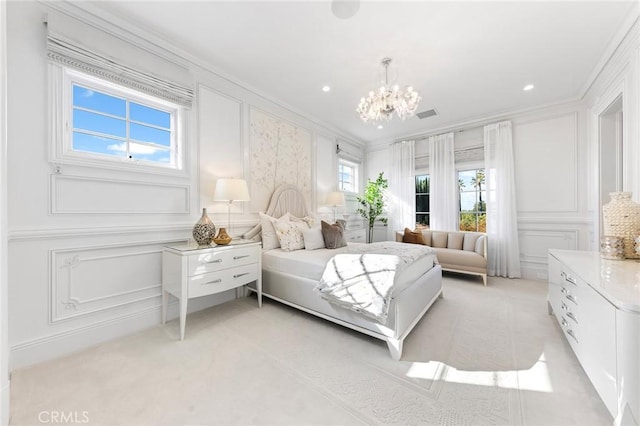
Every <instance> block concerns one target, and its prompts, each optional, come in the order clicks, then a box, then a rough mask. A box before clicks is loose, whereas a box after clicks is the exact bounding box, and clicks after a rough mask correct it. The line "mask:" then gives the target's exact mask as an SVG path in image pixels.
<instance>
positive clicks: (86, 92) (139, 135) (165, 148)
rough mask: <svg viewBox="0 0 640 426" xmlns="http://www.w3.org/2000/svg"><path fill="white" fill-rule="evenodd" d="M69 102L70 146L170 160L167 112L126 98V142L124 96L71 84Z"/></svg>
mask: <svg viewBox="0 0 640 426" xmlns="http://www.w3.org/2000/svg"><path fill="white" fill-rule="evenodd" d="M73 106H74V109H73V128H74V129H73V149H75V150H78V151H85V152H92V153H97V154H104V155H109V156H116V157H122V158H125V157H126V156H127V155H131V157H132V158H134V159H137V160H147V161H154V162H160V163H169V162H170V161H171V158H170V153H171V151H170V147H171V131H170V128H171V114H170V113H168V112H164V111H159V110H157V109H154V108H151V107H148V106H145V105H142V104H140V103H136V102H132V101H129V120H130V122H129V138H130V142H129V144H128V145H127V141H126V138H127V121H126V115H127V101H126V100H124V99H122V98H118V97H114V96H110V95H107V94H105V93H101V92H96V91H94V90H91V89H88V88H86V87H82V86H79V85H74V86H73ZM84 131H88V132H91V133H93V134H88V133H85V132H84ZM133 140H136V141H140V142H146V143H150V144H153V145H148V144H145V143H136V142H134V141H133ZM127 148H128V154H127Z"/></svg>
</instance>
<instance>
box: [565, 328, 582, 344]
mask: <svg viewBox="0 0 640 426" xmlns="http://www.w3.org/2000/svg"><path fill="white" fill-rule="evenodd" d="M567 334H568V335H569V336H571V337H573V340H575V341H576V343H579V342H578V338H577V337H576V335H575V334H573V330H571V329H569V330H567Z"/></svg>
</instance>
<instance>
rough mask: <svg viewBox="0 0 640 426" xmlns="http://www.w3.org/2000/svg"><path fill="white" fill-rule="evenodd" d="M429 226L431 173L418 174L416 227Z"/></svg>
mask: <svg viewBox="0 0 640 426" xmlns="http://www.w3.org/2000/svg"><path fill="white" fill-rule="evenodd" d="M418 226H423V227H429V175H417V176H416V227H418Z"/></svg>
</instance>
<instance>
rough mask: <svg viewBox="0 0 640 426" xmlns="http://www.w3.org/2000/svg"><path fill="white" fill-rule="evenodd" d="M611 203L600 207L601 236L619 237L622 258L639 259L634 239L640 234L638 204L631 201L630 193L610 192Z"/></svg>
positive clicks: (639, 208) (639, 207)
mask: <svg viewBox="0 0 640 426" xmlns="http://www.w3.org/2000/svg"><path fill="white" fill-rule="evenodd" d="M609 196H610V197H611V201H609V202H608V203H607V204H605V205H603V206H602V223H603V228H604V229H603V231H604V232H603V234H604V235H606V236H611V237H621V238H622V239H623V241H624V257H626V258H639V257H640V255H638V254H637V253H636V251H635V249H634V238H635V237H636V236H637V235H638V234H639V233H640V204H638V203H636V202H634V201H633V200H631V193H630V192H611V193H610V194H609Z"/></svg>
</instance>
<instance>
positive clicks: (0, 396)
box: [0, 380, 11, 426]
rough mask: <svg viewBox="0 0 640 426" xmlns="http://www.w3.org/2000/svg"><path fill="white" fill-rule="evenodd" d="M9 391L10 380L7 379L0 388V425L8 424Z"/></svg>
mask: <svg viewBox="0 0 640 426" xmlns="http://www.w3.org/2000/svg"><path fill="white" fill-rule="evenodd" d="M10 392H11V382H10V381H9V380H7V382H6V383H4V384H3V386H2V387H1V388H0V425H2V426H5V425H8V424H9V400H10Z"/></svg>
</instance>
